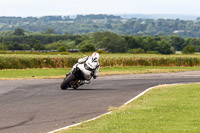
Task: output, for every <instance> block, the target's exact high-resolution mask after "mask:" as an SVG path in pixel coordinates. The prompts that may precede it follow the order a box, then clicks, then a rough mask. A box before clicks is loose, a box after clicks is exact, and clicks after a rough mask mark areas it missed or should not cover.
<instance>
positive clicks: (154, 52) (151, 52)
mask: <svg viewBox="0 0 200 133" xmlns="http://www.w3.org/2000/svg"><path fill="white" fill-rule="evenodd" d="M146 53H147V54H160V53H159V52H158V51H147V52H146Z"/></svg>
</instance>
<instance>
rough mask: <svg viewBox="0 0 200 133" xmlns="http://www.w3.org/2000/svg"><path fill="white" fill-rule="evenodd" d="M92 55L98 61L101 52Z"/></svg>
mask: <svg viewBox="0 0 200 133" xmlns="http://www.w3.org/2000/svg"><path fill="white" fill-rule="evenodd" d="M91 57H92V59H93V60H95V61H97V62H98V61H99V57H100V56H99V53H96V52H94V53H93V54H92V56H91Z"/></svg>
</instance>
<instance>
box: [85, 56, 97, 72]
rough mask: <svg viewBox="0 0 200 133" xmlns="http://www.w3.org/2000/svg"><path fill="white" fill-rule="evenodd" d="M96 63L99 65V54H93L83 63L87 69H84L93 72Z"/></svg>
mask: <svg viewBox="0 0 200 133" xmlns="http://www.w3.org/2000/svg"><path fill="white" fill-rule="evenodd" d="M98 63H99V54H98V53H96V52H95V53H93V54H92V56H90V57H89V58H88V60H87V61H86V62H85V64H86V66H85V68H86V67H87V68H86V69H87V70H89V69H92V70H94V69H95V68H96V67H97V65H98Z"/></svg>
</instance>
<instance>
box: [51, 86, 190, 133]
mask: <svg viewBox="0 0 200 133" xmlns="http://www.w3.org/2000/svg"><path fill="white" fill-rule="evenodd" d="M191 83H193V82H191ZM179 84H183V83H174V84H162V85H156V86H153V87H150V88H148V89H146V90H145V91H143V92H141V93H140V94H138V95H137V96H135V97H134V98H132V99H131V100H129V101H127V102H126V103H125V104H124V105H127V104H129V103H131V102H132V101H134V100H136V99H138V98H139V97H141V96H142V95H144V94H145V93H146V92H148V91H150V90H151V89H153V88H156V87H160V86H164V85H179ZM124 105H122V106H124ZM110 113H112V111H110V112H107V113H105V114H102V115H100V116H97V117H95V118H92V119H89V120H87V121H84V122H80V123H77V124H73V125H69V126H66V127H63V128H60V129H56V130H54V131H50V132H47V133H55V132H58V131H61V130H66V129H68V128H71V127H75V126H78V125H81V124H82V123H85V122H90V121H93V120H96V119H98V118H100V117H102V116H105V115H107V114H110Z"/></svg>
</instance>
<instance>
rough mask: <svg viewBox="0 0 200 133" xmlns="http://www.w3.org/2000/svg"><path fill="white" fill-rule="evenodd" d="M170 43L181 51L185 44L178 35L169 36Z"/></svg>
mask: <svg viewBox="0 0 200 133" xmlns="http://www.w3.org/2000/svg"><path fill="white" fill-rule="evenodd" d="M170 39H171V45H172V46H173V47H174V49H175V50H177V51H181V50H182V49H183V47H184V45H185V40H184V39H183V38H181V37H179V36H172V37H171V38H170Z"/></svg>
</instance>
